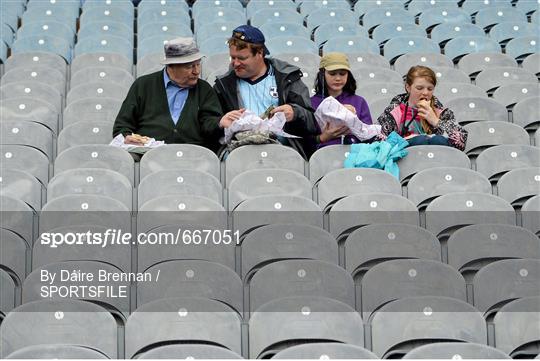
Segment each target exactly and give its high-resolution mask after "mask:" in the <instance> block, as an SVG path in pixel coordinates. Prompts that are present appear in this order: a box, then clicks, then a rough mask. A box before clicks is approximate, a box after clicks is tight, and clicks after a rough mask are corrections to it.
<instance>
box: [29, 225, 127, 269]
mask: <svg viewBox="0 0 540 361" xmlns="http://www.w3.org/2000/svg"><path fill="white" fill-rule="evenodd" d="M107 229H108V228H107V227H106V226H96V225H79V226H75V225H67V226H63V227H58V228H54V229H52V230H51V232H53V233H55V234H60V235H67V234H68V233H73V234H86V233H87V232H89V231H90V232H93V233H94V234H101V235H104V234H107ZM109 233H110V231H109ZM117 234H118V233H117ZM52 245H53V243H52V242H51V237H50V236H47V237H44V236H43V235H41V236H40V238H38V239H37V240H36V242H35V243H34V247H33V248H32V269H34V270H35V269H38V268H40V267H43V266H45V265H48V264H51V263H61V262H64V261H97V262H103V263H105V264H109V265H114V266H115V267H117V268H118V269H120V271H122V272H129V271H130V270H131V247H126V245H125V244H118V243H115V244H111V243H107V245H106V247H101V246H96V245H94V244H76V245H75V244H66V243H63V244H58V243H54V246H56V247H54V246H52Z"/></svg>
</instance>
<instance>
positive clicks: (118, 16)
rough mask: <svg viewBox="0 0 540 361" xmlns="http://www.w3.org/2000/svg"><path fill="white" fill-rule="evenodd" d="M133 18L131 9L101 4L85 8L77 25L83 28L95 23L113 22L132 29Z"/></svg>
mask: <svg viewBox="0 0 540 361" xmlns="http://www.w3.org/2000/svg"><path fill="white" fill-rule="evenodd" d="M104 5H105V6H104ZM133 18H134V13H133V8H130V9H126V8H122V6H115V5H112V4H111V5H109V4H101V5H97V6H92V7H90V8H85V9H84V11H83V12H82V14H81V16H80V18H79V23H80V24H81V25H82V26H85V25H87V24H91V23H92V22H95V21H115V22H119V23H122V24H125V25H126V26H128V27H130V28H133Z"/></svg>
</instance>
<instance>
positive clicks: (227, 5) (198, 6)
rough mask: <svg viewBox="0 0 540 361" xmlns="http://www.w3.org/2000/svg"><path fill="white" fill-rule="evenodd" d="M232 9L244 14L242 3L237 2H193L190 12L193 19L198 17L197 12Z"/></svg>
mask: <svg viewBox="0 0 540 361" xmlns="http://www.w3.org/2000/svg"><path fill="white" fill-rule="evenodd" d="M222 7H225V8H233V9H236V10H239V11H241V12H244V11H245V9H244V8H243V6H242V3H241V2H240V1H238V0H217V1H199V2H194V3H193V4H192V6H191V11H192V13H193V17H194V18H195V17H198V16H199V11H200V10H202V9H206V8H222Z"/></svg>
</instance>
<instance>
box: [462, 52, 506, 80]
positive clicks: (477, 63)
mask: <svg viewBox="0 0 540 361" xmlns="http://www.w3.org/2000/svg"><path fill="white" fill-rule="evenodd" d="M492 67H517V62H516V60H515V59H514V58H512V57H511V56H509V55H507V54H502V53H494V52H481V53H470V54H467V55H465V56H464V57H462V58H461V59H460V60H459V62H458V68H459V69H461V70H463V71H464V72H465V73H467V74H469V75H473V74H476V73H479V72H481V71H482V70H486V69H489V68H492Z"/></svg>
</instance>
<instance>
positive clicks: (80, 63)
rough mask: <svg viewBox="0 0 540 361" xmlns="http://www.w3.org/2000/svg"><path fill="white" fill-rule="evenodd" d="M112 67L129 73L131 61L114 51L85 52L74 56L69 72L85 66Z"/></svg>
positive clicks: (75, 71) (76, 71) (73, 72)
mask: <svg viewBox="0 0 540 361" xmlns="http://www.w3.org/2000/svg"><path fill="white" fill-rule="evenodd" d="M95 66H98V67H101V66H107V67H114V68H119V69H124V70H125V71H127V72H129V73H131V71H132V67H133V63H132V62H131V61H130V60H129V59H127V58H126V57H125V56H123V55H120V54H114V53H87V54H81V55H79V56H76V57H75V58H74V59H73V62H72V63H71V74H76V73H78V72H79V71H80V70H82V69H84V68H87V67H95Z"/></svg>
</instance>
